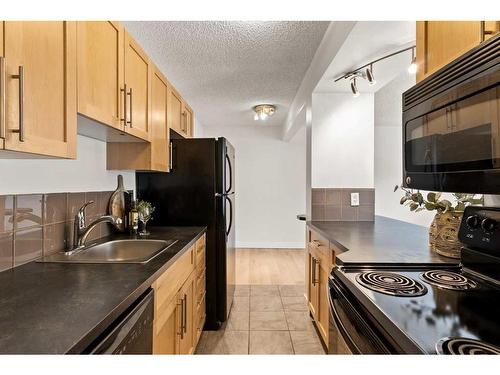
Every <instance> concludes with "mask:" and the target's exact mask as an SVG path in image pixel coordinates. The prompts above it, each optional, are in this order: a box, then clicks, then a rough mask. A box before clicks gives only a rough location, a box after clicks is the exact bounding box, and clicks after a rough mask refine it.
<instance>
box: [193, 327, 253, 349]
mask: <svg viewBox="0 0 500 375" xmlns="http://www.w3.org/2000/svg"><path fill="white" fill-rule="evenodd" d="M248 339H249V334H248V331H225V330H219V331H205V332H203V334H202V336H201V338H200V343H199V344H198V348H197V351H196V353H197V354H248Z"/></svg>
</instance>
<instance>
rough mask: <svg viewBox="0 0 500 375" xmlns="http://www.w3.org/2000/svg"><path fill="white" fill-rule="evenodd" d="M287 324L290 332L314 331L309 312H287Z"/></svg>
mask: <svg viewBox="0 0 500 375" xmlns="http://www.w3.org/2000/svg"><path fill="white" fill-rule="evenodd" d="M285 317H286V322H287V325H288V329H289V330H290V331H311V330H314V326H313V322H312V319H311V317H310V316H309V311H289V310H286V311H285Z"/></svg>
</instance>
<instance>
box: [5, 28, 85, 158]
mask: <svg viewBox="0 0 500 375" xmlns="http://www.w3.org/2000/svg"><path fill="white" fill-rule="evenodd" d="M2 34H3V38H4V43H3V45H4V50H3V54H4V64H5V72H4V77H2V78H1V80H2V81H3V82H4V83H5V92H4V93H1V94H3V95H4V97H3V98H2V100H1V101H0V102H1V103H2V104H3V103H5V105H2V111H4V112H3V113H4V114H5V121H2V122H4V123H3V124H1V123H0V125H1V126H2V131H1V134H0V135H2V136H4V137H5V142H4V145H3V148H4V149H5V150H11V151H19V152H24V153H31V154H39V155H46V156H54V157H62V158H75V157H76V100H77V99H76V23H75V22H64V21H61V22H56V21H54V22H52V21H50V22H48V21H47V22H45V21H44V22H33V21H30V22H11V21H6V22H4V28H3V30H2ZM2 91H3V90H2ZM4 133H5V134H4Z"/></svg>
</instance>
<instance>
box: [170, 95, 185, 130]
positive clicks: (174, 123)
mask: <svg viewBox="0 0 500 375" xmlns="http://www.w3.org/2000/svg"><path fill="white" fill-rule="evenodd" d="M168 106H169V108H168V113H169V128H170V129H173V130H175V131H176V132H177V133H178V134H181V135H182V134H183V131H182V127H183V122H184V116H183V115H182V99H181V97H180V95H179V93H178V92H177V91H175V89H174V88H173V87H171V86H170V87H169V90H168Z"/></svg>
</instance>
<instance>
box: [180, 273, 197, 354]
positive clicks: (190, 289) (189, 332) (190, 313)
mask: <svg viewBox="0 0 500 375" xmlns="http://www.w3.org/2000/svg"><path fill="white" fill-rule="evenodd" d="M195 284H196V272H192V273H191V275H190V276H189V277H188V279H187V280H186V282H185V283H184V286H183V287H182V288H181V290H180V291H179V294H178V300H179V301H181V302H180V304H181V312H180V314H179V319H180V321H181V324H180V327H181V335H180V339H179V354H193V352H194V345H195V341H196V339H195V332H196V331H195V327H194V324H195V318H196V305H195V298H196V297H195V291H196V286H195Z"/></svg>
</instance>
